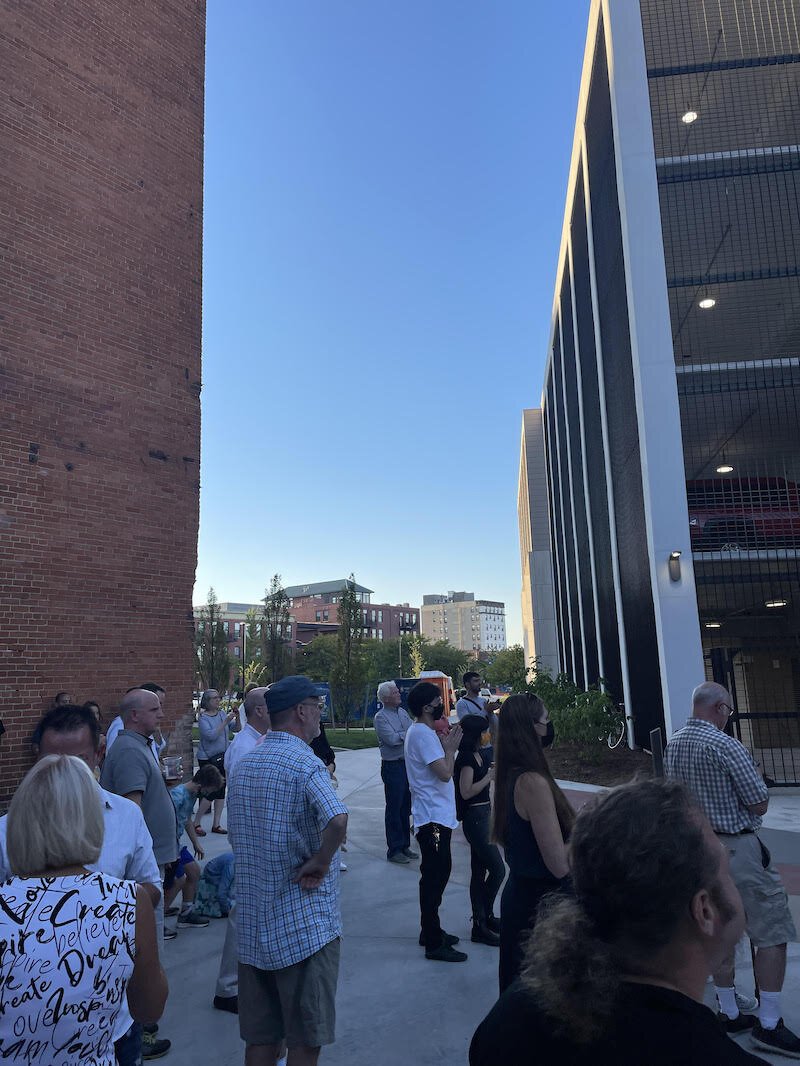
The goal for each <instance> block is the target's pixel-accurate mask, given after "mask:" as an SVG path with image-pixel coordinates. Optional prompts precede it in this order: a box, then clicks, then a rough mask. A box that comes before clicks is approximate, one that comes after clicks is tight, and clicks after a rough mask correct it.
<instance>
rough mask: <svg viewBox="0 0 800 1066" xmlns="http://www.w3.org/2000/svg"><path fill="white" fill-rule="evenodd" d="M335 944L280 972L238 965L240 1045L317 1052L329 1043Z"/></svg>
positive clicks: (333, 1017) (332, 1026)
mask: <svg viewBox="0 0 800 1066" xmlns="http://www.w3.org/2000/svg"><path fill="white" fill-rule="evenodd" d="M338 977H339V938H338V937H337V938H336V939H335V940H332V941H331V942H330V944H326V945H325V947H324V948H321V949H320V950H319V951H318V952H316V953H315V954H314V955H310V956H309V957H308V958H307V959H303V961H302V962H296V963H295V964H294V965H293V966H286V967H285V968H284V969H282V970H259V969H258V968H257V967H255V966H248V965H247V964H246V963H243V962H240V963H239V1033H240V1034H241V1037H242V1040H244V1042H245V1043H246V1044H251V1045H252V1044H256V1045H264V1044H279V1043H280V1042H281V1040H283V1039H284V1038H285V1039H286V1043H287V1044H288V1045H289V1047H321V1046H322V1045H323V1044H332V1043H333V1041H334V1040H335V1035H334V1030H335V1027H336V982H337V980H338Z"/></svg>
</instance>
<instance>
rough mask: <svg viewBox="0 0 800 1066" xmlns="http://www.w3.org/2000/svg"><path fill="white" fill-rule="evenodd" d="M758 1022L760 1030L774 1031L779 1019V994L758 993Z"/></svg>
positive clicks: (761, 991)
mask: <svg viewBox="0 0 800 1066" xmlns="http://www.w3.org/2000/svg"><path fill="white" fill-rule="evenodd" d="M759 1000H760V1003H759V1007H758V1020H759V1023H760V1024H761V1028H762V1029H774V1028H775V1026H776V1025H777V1024H778V1022H779V1021H780V1017H781V994H780V992H764V991H763V989H762V990H760V991H759Z"/></svg>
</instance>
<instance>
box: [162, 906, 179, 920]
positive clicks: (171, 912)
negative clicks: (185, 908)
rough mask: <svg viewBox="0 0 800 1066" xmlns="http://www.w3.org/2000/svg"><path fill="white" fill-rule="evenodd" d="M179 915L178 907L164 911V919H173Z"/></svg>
mask: <svg viewBox="0 0 800 1066" xmlns="http://www.w3.org/2000/svg"><path fill="white" fill-rule="evenodd" d="M180 913H181V909H180V907H167V909H166V910H165V911H164V917H165V918H174V917H175V915H176V914H180Z"/></svg>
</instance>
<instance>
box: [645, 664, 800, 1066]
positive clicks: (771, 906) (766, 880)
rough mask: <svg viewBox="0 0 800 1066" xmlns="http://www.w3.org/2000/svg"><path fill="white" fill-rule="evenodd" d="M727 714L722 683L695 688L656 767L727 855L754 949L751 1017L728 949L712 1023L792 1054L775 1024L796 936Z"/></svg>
mask: <svg viewBox="0 0 800 1066" xmlns="http://www.w3.org/2000/svg"><path fill="white" fill-rule="evenodd" d="M732 713H733V706H732V704H731V697H730V694H729V693H728V691H727V690H726V689H725V688H723V686H722V685H718V684H717V683H716V682H714V681H706V682H704V683H703V684H702V685H698V686H697V688H696V689H695V690H694V692H693V693H692V717H691V718H690V719H689V721H688V722H687V723H686V725H685V726H684V727H683V729H679V730H677V731H676V732H675V733H673V735H672V737H671V739H670V741H669V743H668V744H667V748H666V751H665V753H664V770H665V773H666V775H667V777H673V778H676V779H677V780H679V781H682V782H683V783H684V784H685V785H686V786H687V787H688V788H689V789H690V790H691V791H692V792H693V793H694V795H695V796H696V798H697V799H698V801H699V802H700V805H701V807H702V808H703V809H704V811H705V813H706V815H707V816H708V820H709V821H710V822H711V826H712V828H713V830H714V832H715V833H716V834H717V837H718V839H719V841H720V843H721V844H722V845H723V847H724V848H725V849H726V851H727V852H728V855H729V858H730V871H731V876H732V878H733V880H734V883H735V884H736V887H737V888H738V889H739V893H740V894H741V897H742V902H743V904H744V910H745V916H746V920H747V924H746V929H747V934H748V936H749V937H750V940H751V942H752V944H753V947H754V948H755V950H756V955H755V976H756V980H757V981H758V987H759V995H760V1003H759V1008H758V1017H757V1018H756V1017H755V1016H754V1015H749V1014H741V1013H740V1012H739V1006H738V1004H737V1002H736V989H735V986H734V955H733V954H731V955H730V956H729V957H728V958H727V959H726V960H725V961H724V962H723V963H722V965H721V966H720V967H719V968H718V969H717V971H716V972H715V973H714V984H715V986H716V991H717V1000H718V1001H719V1006H720V1013H719V1019H720V1022H721V1023H722V1024H723V1026H724V1028H725V1029H726V1030H727V1031H728V1032H729V1033H739V1032H743V1031H744V1030H746V1029H749V1030H750V1031H751V1035H752V1039H753V1042H754V1043H755V1044H756V1045H757V1046H758V1047H761V1048H765V1049H767V1050H768V1051H777V1052H780V1053H782V1054H784V1055H789V1056H790V1057H793V1058H800V1039H798V1037H797V1036H795V1034H794V1033H793V1032H791V1030H789V1029H787V1028H786V1026H785V1025H784V1024H783V1018H782V1017H781V1008H780V994H781V989H782V987H783V979H784V975H785V973H786V943H787V941H789V940H796V939H797V933H796V931H795V927H794V921H793V920H792V915H791V912H790V910H789V901H788V899H787V896H786V890H785V889H784V887H783V883H782V882H781V878H780V874H779V873H778V871H777V870H776V869H775V867H774V866H773V865H772V860H771V858H770V854H769V851H768V850H767V848H766V847H765V846H764V844H762V842H761V840H760V839H759V837H758V830H759V829H760V828H761V818H762V815H764V814H766V812H767V806H768V804H769V794H768V792H767V786H766V785H765V783H764V778H763V777H762V776H761V774H760V773H759V772H758V769H757V767H756V764H755V763H754V761H753V757H752V756H751V754H750V752H749V751H748V750H747V748H745V747H744V745H743V744H740V743H739V741H738V740H735V739H734V738H733V737H732V736H729V735H728V734H727V733H726V732H725V726H726V725H727V723H728V719H729V717H730V715H731V714H732Z"/></svg>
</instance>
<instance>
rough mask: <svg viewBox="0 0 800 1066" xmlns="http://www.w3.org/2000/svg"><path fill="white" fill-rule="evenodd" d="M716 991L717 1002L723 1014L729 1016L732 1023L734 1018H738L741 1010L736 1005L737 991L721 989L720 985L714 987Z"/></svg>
mask: <svg viewBox="0 0 800 1066" xmlns="http://www.w3.org/2000/svg"><path fill="white" fill-rule="evenodd" d="M714 991H715V992H716V993H717V1002H718V1003H719V1009H720V1010H721V1011H722V1013H723V1014H727V1016H728V1017H729V1018H730V1019H731V1021H733V1019H734V1018H738V1017H739V1008H738V1007H737V1005H736V989H735V988H720V987H719V986H718V985H714Z"/></svg>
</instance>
